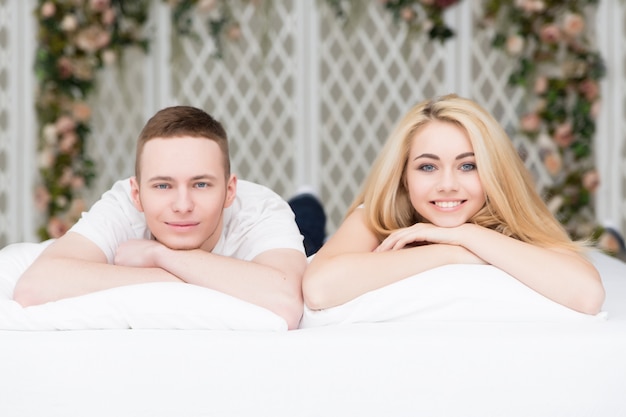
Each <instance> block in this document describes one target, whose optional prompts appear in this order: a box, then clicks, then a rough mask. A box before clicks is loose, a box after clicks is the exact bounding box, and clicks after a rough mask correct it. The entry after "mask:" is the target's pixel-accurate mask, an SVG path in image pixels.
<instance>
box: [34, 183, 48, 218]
mask: <svg viewBox="0 0 626 417" xmlns="http://www.w3.org/2000/svg"><path fill="white" fill-rule="evenodd" d="M48 204H50V193H49V192H48V189H47V188H46V187H44V186H43V185H38V186H37V187H36V188H35V208H36V209H37V211H38V212H40V213H44V212H45V211H46V210H47V209H48Z"/></svg>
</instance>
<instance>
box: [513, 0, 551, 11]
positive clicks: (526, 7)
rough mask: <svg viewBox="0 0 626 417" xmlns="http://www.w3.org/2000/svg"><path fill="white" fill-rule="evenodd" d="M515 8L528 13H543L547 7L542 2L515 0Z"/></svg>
mask: <svg viewBox="0 0 626 417" xmlns="http://www.w3.org/2000/svg"><path fill="white" fill-rule="evenodd" d="M515 7H517V8H518V9H520V10H522V11H524V12H526V13H538V12H542V11H543V10H544V9H545V8H546V5H545V3H544V2H543V1H541V0H515Z"/></svg>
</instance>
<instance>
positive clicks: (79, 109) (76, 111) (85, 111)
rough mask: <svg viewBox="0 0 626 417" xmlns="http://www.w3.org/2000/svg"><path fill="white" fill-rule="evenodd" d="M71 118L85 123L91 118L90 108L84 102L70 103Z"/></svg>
mask: <svg viewBox="0 0 626 417" xmlns="http://www.w3.org/2000/svg"><path fill="white" fill-rule="evenodd" d="M72 116H73V117H74V119H75V120H78V121H79V122H87V121H88V120H89V119H90V118H91V107H89V104H87V103H85V102H84V101H77V102H75V103H72Z"/></svg>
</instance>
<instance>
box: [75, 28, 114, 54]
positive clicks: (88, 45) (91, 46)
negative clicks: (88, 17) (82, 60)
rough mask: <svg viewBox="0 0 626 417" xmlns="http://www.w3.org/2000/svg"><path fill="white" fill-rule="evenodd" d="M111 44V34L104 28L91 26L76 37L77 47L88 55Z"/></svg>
mask: <svg viewBox="0 0 626 417" xmlns="http://www.w3.org/2000/svg"><path fill="white" fill-rule="evenodd" d="M109 42H111V34H110V33H109V32H107V31H106V30H103V29H102V28H100V27H98V26H96V25H91V26H89V27H87V28H85V29H83V30H81V31H80V32H78V34H77V35H76V46H77V47H78V48H79V49H82V50H83V51H85V52H88V53H94V52H96V51H97V50H99V49H102V48H104V47H105V46H107V45H108V44H109Z"/></svg>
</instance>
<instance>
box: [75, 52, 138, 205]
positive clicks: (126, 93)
mask: <svg viewBox="0 0 626 417" xmlns="http://www.w3.org/2000/svg"><path fill="white" fill-rule="evenodd" d="M145 60H146V56H145V55H144V53H143V51H141V50H139V49H138V48H137V49H133V50H130V51H127V52H126V54H125V55H124V56H123V60H122V62H121V63H120V64H121V65H120V66H113V67H110V68H105V69H103V71H102V72H101V73H100V74H99V77H98V82H97V87H96V90H95V91H94V93H93V95H92V96H91V97H90V105H91V107H92V109H93V111H92V120H91V128H92V134H91V136H90V140H89V142H88V143H87V153H88V154H89V156H90V158H91V159H92V160H93V161H94V163H95V164H96V167H97V170H96V172H97V176H96V178H95V181H94V183H93V184H92V186H91V188H90V190H89V195H87V196H85V197H86V201H87V203H93V202H94V201H95V200H96V199H98V198H99V197H100V195H101V194H102V192H103V191H105V190H107V189H108V188H110V187H111V185H112V184H113V183H114V182H115V181H116V180H118V179H121V178H125V177H128V176H131V175H134V173H135V143H136V139H137V137H138V136H139V132H140V131H141V128H142V127H143V125H144V124H145V122H146V119H145V112H144V107H145V99H144V97H146V93H145V89H144V82H143V79H144V62H145Z"/></svg>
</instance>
